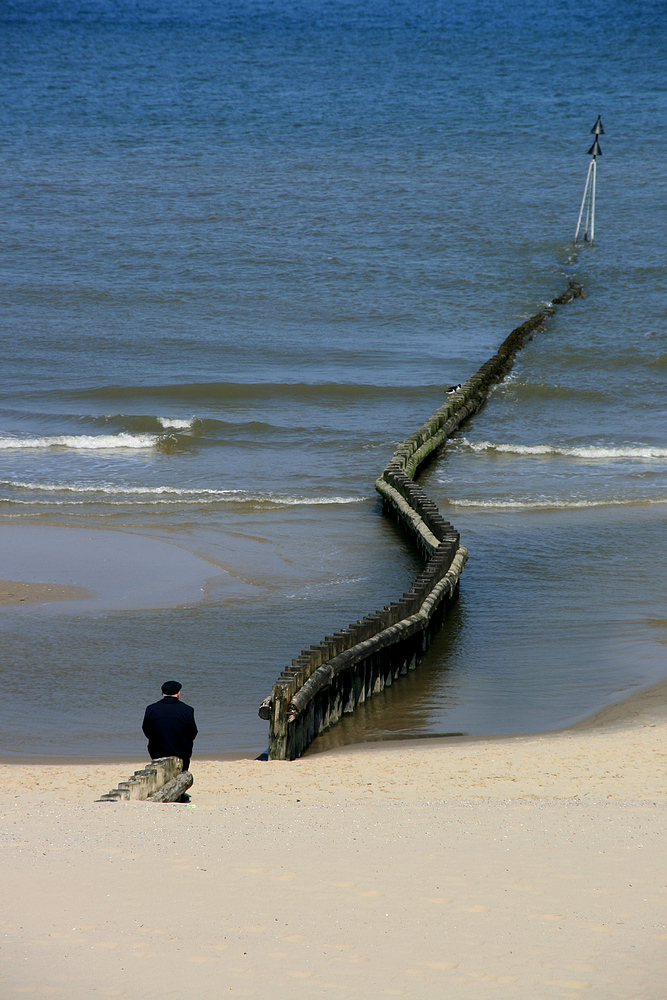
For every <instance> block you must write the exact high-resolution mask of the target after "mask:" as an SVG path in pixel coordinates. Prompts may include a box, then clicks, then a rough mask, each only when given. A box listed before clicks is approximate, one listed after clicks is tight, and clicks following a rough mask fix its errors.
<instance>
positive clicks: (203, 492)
mask: <svg viewBox="0 0 667 1000" xmlns="http://www.w3.org/2000/svg"><path fill="white" fill-rule="evenodd" d="M0 486H5V487H10V488H12V489H15V490H29V491H32V492H42V493H53V494H63V493H66V494H67V493H75V494H76V493H85V494H88V495H89V496H90V497H91V498H90V499H89V500H56V499H53V500H25V499H22V498H21V499H13V498H10V497H3V498H2V500H3V501H4V502H10V503H22V504H31V503H33V504H49V503H52V504H55V505H57V506H63V505H74V504H85V503H106V504H110V505H116V506H118V505H119V504H125V503H129V504H146V505H147V504H179V503H257V504H270V505H275V506H279V507H283V506H288V507H298V506H304V507H310V506H318V505H322V504H348V503H362V502H363V501H364V500H365V499H366V498H365V497H342V496H334V497H294V496H280V495H279V494H273V493H264V494H262V493H259V494H258V493H249V492H247V491H246V490H216V489H209V488H207V487H201V488H200V489H191V488H188V489H186V488H181V487H177V486H115V485H113V484H110V483H100V484H96V485H92V484H85V483H83V484H66V483H30V482H22V481H18V480H13V479H0ZM109 496H119V497H126V498H127V499H126V500H120V501H115V502H114V501H113V500H107V499H104V498H106V497H109ZM132 497H140V498H141V499H139V500H133V499H132ZM164 497H173V499H164Z"/></svg>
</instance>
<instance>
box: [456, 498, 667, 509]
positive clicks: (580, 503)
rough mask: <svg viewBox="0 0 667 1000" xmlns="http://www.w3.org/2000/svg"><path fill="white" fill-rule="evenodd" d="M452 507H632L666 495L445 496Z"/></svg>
mask: <svg viewBox="0 0 667 1000" xmlns="http://www.w3.org/2000/svg"><path fill="white" fill-rule="evenodd" d="M447 503H449V504H451V506H452V507H477V508H480V509H488V510H540V509H549V510H555V509H556V510H574V509H579V508H583V507H634V506H650V505H653V504H667V497H662V498H660V497H659V498H651V499H641V498H637V497H634V498H632V499H627V500H604V499H599V500H555V499H554V500H547V499H540V500H453V499H452V498H451V497H448V498H447Z"/></svg>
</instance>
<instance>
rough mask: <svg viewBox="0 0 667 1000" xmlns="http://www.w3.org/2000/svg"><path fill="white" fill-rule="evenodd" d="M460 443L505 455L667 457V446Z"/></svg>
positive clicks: (598, 457)
mask: <svg viewBox="0 0 667 1000" xmlns="http://www.w3.org/2000/svg"><path fill="white" fill-rule="evenodd" d="M459 444H460V445H462V446H463V447H465V448H468V449H469V450H470V451H473V452H485V451H487V452H498V453H499V454H505V455H561V456H564V457H566V458H580V459H614V458H632V459H655V458H667V448H657V447H653V446H651V445H621V446H618V447H614V446H604V445H581V446H577V445H572V446H570V447H568V446H559V445H551V444H498V443H496V442H494V441H468V440H467V439H466V438H461V439H460V440H459Z"/></svg>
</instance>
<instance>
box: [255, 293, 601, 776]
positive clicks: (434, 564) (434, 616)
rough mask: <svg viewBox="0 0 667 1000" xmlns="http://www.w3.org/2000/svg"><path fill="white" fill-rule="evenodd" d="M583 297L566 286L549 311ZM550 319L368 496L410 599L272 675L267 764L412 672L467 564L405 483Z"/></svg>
mask: <svg viewBox="0 0 667 1000" xmlns="http://www.w3.org/2000/svg"><path fill="white" fill-rule="evenodd" d="M582 294H583V289H582V288H581V285H579V284H577V283H575V282H571V283H570V286H569V288H568V289H567V290H566V291H565V292H564V293H563V294H562V295H560V296H559V297H558V298H556V299H554V300H553V304H554V305H562V304H564V303H566V302H570V301H571V300H572V299H574V298H578V297H579V296H581V295H582ZM552 312H553V309H547V310H545V311H543V312H540V313H537V314H536V315H535V316H532V317H531V318H530V319H528V320H526V322H525V323H522V324H521V326H519V327H517V328H516V329H515V330H513V331H512V333H510V335H509V336H508V337H507V338H506V339H505V340H504V341H503V343H502V344H501V345H500V347H499V349H498V351H497V352H496V353H495V354H494V355H493V357H492V358H490V359H489V360H488V361H487V362H486V363H485V364H483V365H482V367H481V368H480V369H479V370H478V371H477V372H475V374H474V375H473V376H472V377H471V378H469V379H468V381H467V382H465V383H464V384H463V385H461V386H460V387H459V389H458V390H457V391H456V392H455V393H453V394H452V395H451V396H449V397H448V399H447V402H446V403H445V404H444V405H443V406H441V407H440V408H439V409H438V410H436V411H435V413H434V414H433V415H432V416H431V417H430V418H429V420H427V421H426V423H425V424H424V425H423V426H422V427H420V428H419V430H417V431H415V433H414V434H411V435H410V437H409V438H406V440H405V441H403V443H402V444H401V445H400V446H399V447H398V448H397V449H396V451H395V452H394V455H393V456H392V458H391V461H390V462H389V464H388V465H387V467H386V468H385V470H384V472H383V473H382V476H381V477H380V479H378V481H377V482H376V484H375V488H376V489H377V491H378V493H379V494H380V496H381V497H382V506H383V511H384V512H385V513H386V514H388V515H389V516H390V517H392V518H393V519H395V520H397V521H398V522H399V523H401V524H402V526H403V527H404V528H405V529H406V530H407V532H408V534H409V536H410V538H411V539H412V541H413V542H414V544H415V545H416V546H417V548H418V550H419V552H420V553H421V554H422V556H423V558H424V560H425V562H426V565H425V566H424V569H423V571H422V572H421V573H420V574H419V576H418V577H417V579H416V580H415V581H414V582H413V584H412V586H411V587H410V589H409V590H408V591H407V592H406V593H405V594H403V596H402V597H401V598H400V600H398V601H394V602H393V604H388V605H386V607H384V608H383V609H382V611H376V612H375V613H373V614H370V615H367V616H366V617H365V618H362V619H361V620H360V621H358V622H355V623H354V624H352V625H350V626H349V627H348V628H345V629H341V630H340V631H339V632H335V633H334V634H333V635H330V636H326V637H325V639H324V641H323V642H320V643H318V644H317V645H314V646H311V647H310V648H309V649H306V650H303V652H302V653H301V655H300V656H297V657H296V659H294V660H293V661H292V665H291V666H290V667H288V668H286V669H285V670H283V672H282V673H281V675H280V677H279V678H278V680H277V681H276V683H275V684H274V687H273V690H272V692H271V694H270V695H269V697H268V698H266V699H265V700H264V701H263V702H262V705H261V706H260V709H259V714H260V716H261V718H263V719H266V720H268V721H269V722H270V729H269V757H270V758H271V759H272V760H294V759H295V758H296V757H300V756H301V754H302V753H303V752H304V750H305V749H306V747H308V745H309V744H310V743H311V742H312V741H313V740H314V739H315V737H316V736H317V735H318V734H319V733H321V732H323V731H324V730H325V729H328V728H330V727H331V726H333V725H335V724H336V723H337V722H338V721H339V719H340V718H341V716H342V715H345V714H350V713H352V712H353V711H354V710H355V708H356V707H357V706H358V705H361V704H363V702H365V701H366V699H367V698H370V697H371V696H372V695H374V694H377V693H378V692H380V691H382V690H383V689H384V688H385V687H388V686H389V685H390V684H392V683H393V682H394V681H395V680H397V679H398V678H399V677H401V676H402V675H404V674H407V673H408V671H409V670H414V669H415V667H416V666H417V665H418V663H419V662H420V660H421V659H422V657H423V656H424V653H425V652H426V650H427V649H428V647H429V645H430V644H431V641H432V639H433V637H434V636H435V634H436V633H437V632H438V630H439V629H440V627H441V625H442V622H443V620H444V617H445V615H446V610H447V606H448V604H449V603H450V602H451V601H452V600H453V599H454V598H455V597H456V595H457V592H458V581H459V577H460V575H461V571H462V570H463V567H464V565H465V562H466V559H467V557H468V553H467V550H466V549H465V548H464V547H463V546H462V545H460V542H459V535H458V532H457V531H456V530H455V529H454V528H453V527H452V525H451V524H450V523H449V522H448V521H445V520H444V518H443V517H442V515H441V514H440V511H439V510H438V508H437V506H436V504H435V503H433V501H432V500H431V499H430V498H429V497H428V496H427V494H426V493H425V491H424V490H423V489H422V488H421V487H420V486H419V485H418V484H417V483H415V482H414V479H415V476H416V475H417V473H418V471H419V469H420V467H421V466H422V465H423V464H424V462H426V460H427V459H428V458H429V456H431V455H432V454H433V452H435V450H436V449H437V448H439V447H441V446H442V445H443V444H444V443H445V441H446V440H447V438H448V437H450V435H451V434H453V433H454V431H456V430H457V429H458V428H459V427H460V425H461V424H462V423H463V421H464V420H466V419H467V418H468V417H469V416H470V415H471V414H473V413H475V412H476V411H477V410H478V409H479V408H480V407H481V406H482V404H483V403H484V400H485V399H486V397H487V395H488V393H489V390H490V389H491V386H492V385H493V384H494V383H496V382H499V381H500V380H501V379H502V378H504V376H505V375H506V374H507V372H508V371H509V370H510V369H511V367H512V365H513V363H514V358H515V355H516V353H517V351H519V350H521V348H522V347H523V346H524V344H525V343H526V341H527V340H529V339H530V338H531V337H532V335H533V333H534V332H535V330H536V329H537V328H538V327H540V326H541V325H542V324H543V323H544V320H545V318H546V316H547V315H550V314H551V313H552Z"/></svg>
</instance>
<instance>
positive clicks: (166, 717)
mask: <svg viewBox="0 0 667 1000" xmlns="http://www.w3.org/2000/svg"><path fill="white" fill-rule="evenodd" d="M141 728H142V729H143V731H144V734H145V735H146V736H147V737H148V753H149V754H150V756H151V758H152V759H153V760H155V759H156V758H157V757H180V758H181V759H182V760H186V761H188V760H189V759H190V757H191V756H192V744H193V742H194V738H195V736H196V735H197V726H196V724H195V710H194V708H191V707H190V705H186V704H185V703H184V702H182V701H181V700H180V699H179V698H168V697H165V698H163V699H162V701H156V702H154V703H153V704H152V705H149V706H148V707H147V709H146V712H145V714H144V722H143V725H142V727H141Z"/></svg>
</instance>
